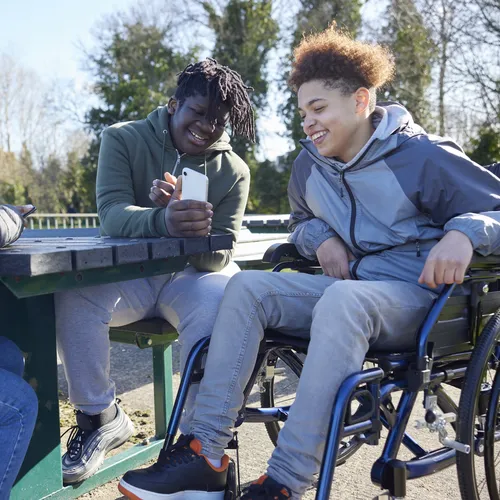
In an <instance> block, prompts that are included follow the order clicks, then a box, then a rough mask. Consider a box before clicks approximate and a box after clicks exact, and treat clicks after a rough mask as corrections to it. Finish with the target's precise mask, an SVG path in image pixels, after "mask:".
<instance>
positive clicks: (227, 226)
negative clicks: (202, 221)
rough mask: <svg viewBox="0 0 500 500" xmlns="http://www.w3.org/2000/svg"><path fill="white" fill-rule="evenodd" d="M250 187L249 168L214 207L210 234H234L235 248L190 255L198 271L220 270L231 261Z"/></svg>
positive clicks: (192, 263) (190, 260)
mask: <svg viewBox="0 0 500 500" xmlns="http://www.w3.org/2000/svg"><path fill="white" fill-rule="evenodd" d="M249 189H250V171H249V170H247V171H246V172H245V174H243V175H242V176H241V177H239V179H238V180H237V181H236V183H235V185H234V186H233V187H232V189H231V190H230V191H229V193H227V194H226V196H225V197H224V198H223V200H222V201H221V202H220V203H219V205H217V207H214V210H213V212H214V215H213V217H212V231H211V233H210V234H231V235H232V236H233V249H231V250H217V251H215V252H207V253H203V254H199V255H194V256H193V257H190V258H189V263H190V264H191V265H192V266H194V267H195V268H196V269H197V270H198V271H211V272H216V271H220V270H222V269H224V267H226V266H227V265H228V264H229V263H230V262H231V259H232V258H233V254H234V245H235V243H236V240H237V238H238V234H239V231H240V228H241V221H242V220H243V215H244V214H245V208H246V206H247V200H248V191H249Z"/></svg>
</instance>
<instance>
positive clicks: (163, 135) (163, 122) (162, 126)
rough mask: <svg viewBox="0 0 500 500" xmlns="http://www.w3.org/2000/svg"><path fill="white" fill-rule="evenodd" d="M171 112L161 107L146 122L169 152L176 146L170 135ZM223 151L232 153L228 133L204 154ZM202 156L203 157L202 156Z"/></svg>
mask: <svg viewBox="0 0 500 500" xmlns="http://www.w3.org/2000/svg"><path fill="white" fill-rule="evenodd" d="M169 116H170V114H169V112H168V109H167V106H159V107H158V108H156V109H155V110H154V111H152V112H151V113H149V115H148V117H147V119H146V121H147V124H148V126H149V128H150V129H151V132H152V133H153V134H154V136H155V138H156V140H157V141H158V142H159V143H160V144H162V145H163V144H164V148H165V149H167V150H175V147H174V144H173V142H172V137H171V135H170V129H169V126H170V120H169ZM165 131H166V132H165ZM222 151H232V148H231V144H230V138H229V135H228V134H227V132H224V133H223V134H222V136H221V138H220V139H219V140H218V141H216V142H214V143H213V144H212V145H210V146H209V147H208V148H207V149H206V150H205V151H204V152H203V155H206V154H209V153H212V152H222ZM200 156H201V155H200Z"/></svg>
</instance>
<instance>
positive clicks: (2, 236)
mask: <svg viewBox="0 0 500 500" xmlns="http://www.w3.org/2000/svg"><path fill="white" fill-rule="evenodd" d="M23 229H24V221H23V217H22V215H21V213H20V212H19V211H18V210H17V209H16V208H14V207H10V206H6V205H2V206H0V248H2V247H4V246H7V245H10V244H11V243H14V241H16V240H17V239H18V238H19V236H21V233H22V232H23Z"/></svg>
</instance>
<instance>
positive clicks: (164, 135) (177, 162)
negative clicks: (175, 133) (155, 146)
mask: <svg viewBox="0 0 500 500" xmlns="http://www.w3.org/2000/svg"><path fill="white" fill-rule="evenodd" d="M162 133H163V144H162V148H161V165H160V177H159V179H163V162H164V161H165V144H166V142H167V134H168V130H163V131H162ZM175 151H176V153H177V160H176V162H175V165H174V170H173V171H172V175H173V176H174V177H175V172H176V171H177V167H178V166H179V163H180V162H181V157H182V156H184V154H185V153H183V154H182V155H180V154H179V151H177V150H175ZM204 163H205V175H207V155H206V153H205V155H204Z"/></svg>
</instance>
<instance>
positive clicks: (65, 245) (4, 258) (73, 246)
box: [0, 234, 232, 277]
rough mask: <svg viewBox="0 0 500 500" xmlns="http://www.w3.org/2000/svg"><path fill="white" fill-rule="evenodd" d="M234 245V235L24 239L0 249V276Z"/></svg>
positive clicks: (36, 273) (112, 263)
mask: <svg viewBox="0 0 500 500" xmlns="http://www.w3.org/2000/svg"><path fill="white" fill-rule="evenodd" d="M212 248H213V249H223V248H232V236H231V235H229V234H221V235H213V236H209V237H204V238H144V239H136V238H110V237H102V238H95V237H83V238H78V237H67V238H64V237H58V238H54V237H50V238H21V239H19V240H18V241H17V242H15V243H14V244H13V245H11V246H9V247H7V248H3V249H0V276H2V277H9V276H41V275H46V274H53V273H61V272H69V271H84V270H88V269H99V268H105V267H111V266H118V265H124V264H132V263H136V262H144V261H147V260H156V259H164V258H169V257H179V256H189V255H193V254H196V253H203V252H208V251H210V250H211V249H212Z"/></svg>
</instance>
